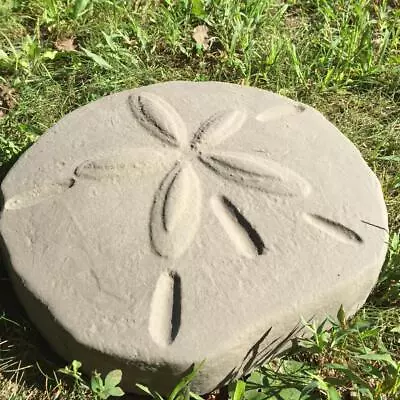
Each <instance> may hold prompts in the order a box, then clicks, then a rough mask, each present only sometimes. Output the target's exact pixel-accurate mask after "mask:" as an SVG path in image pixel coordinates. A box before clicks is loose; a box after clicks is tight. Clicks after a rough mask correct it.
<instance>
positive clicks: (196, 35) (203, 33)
mask: <svg viewBox="0 0 400 400" xmlns="http://www.w3.org/2000/svg"><path fill="white" fill-rule="evenodd" d="M192 38H193V39H194V41H195V42H196V43H197V44H198V45H200V46H202V47H203V49H204V50H207V49H208V48H209V47H210V45H209V42H210V40H209V38H208V28H207V26H206V25H198V26H196V27H195V28H194V29H193V34H192Z"/></svg>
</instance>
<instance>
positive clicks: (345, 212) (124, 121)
mask: <svg viewBox="0 0 400 400" xmlns="http://www.w3.org/2000/svg"><path fill="white" fill-rule="evenodd" d="M2 192H3V196H4V205H3V210H2V215H1V227H0V229H1V235H2V238H3V242H4V243H3V244H4V246H3V247H4V253H5V256H6V257H7V259H8V260H9V264H10V274H11V276H12V278H13V282H14V285H15V288H16V291H17V293H18V295H19V298H20V299H21V302H22V303H23V305H24V306H25V308H26V310H27V312H28V314H29V315H30V317H31V318H32V320H33V321H34V323H35V324H36V325H37V327H38V328H39V330H40V331H41V332H42V334H43V335H44V336H45V337H46V338H47V340H48V341H49V342H50V344H51V345H52V346H53V347H54V349H55V350H56V351H57V352H58V353H59V354H60V355H62V356H63V357H64V358H65V359H67V360H72V359H78V360H80V361H82V362H83V366H84V368H85V369H86V371H87V372H90V371H92V370H94V369H97V370H100V371H109V370H111V369H114V368H121V369H122V370H123V374H124V381H123V386H124V387H125V389H126V390H128V391H130V390H134V389H135V382H139V383H143V384H146V385H149V386H150V387H151V388H152V389H154V390H157V391H160V392H161V393H167V392H168V391H169V390H171V389H172V387H173V386H174V385H175V384H176V383H177V381H178V380H179V379H180V377H182V375H183V374H185V372H187V371H188V369H189V368H190V367H191V365H192V364H193V363H198V362H201V361H202V360H205V364H204V366H203V368H202V370H201V371H200V373H199V375H198V376H197V378H196V380H195V382H194V385H193V390H196V391H198V392H200V393H205V392H208V391H211V390H212V389H214V388H215V387H217V386H218V385H222V384H225V383H227V382H228V381H229V380H231V379H233V378H235V377H239V376H240V375H241V374H243V373H247V372H249V371H250V370H251V369H252V368H253V367H254V366H255V365H257V364H259V363H261V362H263V361H265V360H266V359H268V358H269V357H273V356H274V355H275V354H277V353H278V352H279V351H281V350H282V349H283V347H284V346H285V345H286V344H287V342H288V339H289V338H291V337H292V336H293V335H295V334H296V333H297V330H298V328H299V321H300V317H301V316H302V317H304V318H305V319H309V318H312V317H315V318H322V317H324V316H325V315H326V314H331V315H335V314H336V312H337V310H338V308H339V307H340V305H341V304H343V306H344V308H345V310H346V311H347V313H349V314H352V313H354V312H355V311H356V310H357V309H358V308H359V307H361V306H362V304H363V303H364V301H365V299H366V298H367V296H368V294H369V292H370V291H371V289H372V287H373V285H374V284H375V282H376V280H377V277H378V274H379V271H380V268H381V266H382V263H383V261H384V257H385V252H386V242H387V212H386V207H385V203H384V199H383V195H382V191H381V188H380V185H379V182H378V180H377V178H376V177H375V175H374V174H373V172H372V171H371V170H370V169H369V168H368V166H367V164H366V163H365V162H364V160H363V159H362V157H361V155H360V153H359V152H358V150H357V149H356V148H355V147H354V146H353V145H352V143H351V142H350V141H349V140H348V139H347V138H346V137H344V136H343V135H342V134H341V133H340V132H339V131H338V130H337V129H336V128H335V127H334V126H333V125H332V124H331V123H329V122H328V121H327V120H326V119H325V118H324V117H323V116H322V115H321V114H320V113H319V112H317V111H316V110H314V109H313V108H311V107H308V106H306V105H304V104H299V103H296V102H294V101H291V100H289V99H287V98H284V97H281V96H278V95H276V94H273V93H270V92H267V91H263V90H259V89H255V88H248V87H241V86H237V85H233V84H226V83H216V82H203V83H193V82H169V83H162V84H157V85H152V86H147V87H142V88H139V89H135V90H129V91H125V92H121V93H118V94H115V95H111V96H107V97H104V98H102V99H100V100H98V101H95V102H93V103H91V104H89V105H87V106H85V107H82V108H79V109H78V110H76V111H74V112H72V113H70V114H68V115H67V116H65V117H64V118H63V119H62V120H61V121H59V122H58V123H57V124H56V125H55V126H53V127H52V128H51V129H50V130H49V131H48V132H47V133H46V134H44V135H43V136H42V137H41V138H40V140H39V141H38V142H37V143H36V144H35V145H33V146H32V147H31V148H30V149H29V150H28V151H26V152H25V154H23V155H22V156H21V158H20V159H19V160H18V162H17V163H16V164H15V165H14V167H13V168H12V169H11V170H10V172H9V173H8V175H7V177H6V178H5V179H4V181H3V184H2Z"/></svg>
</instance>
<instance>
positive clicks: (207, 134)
mask: <svg viewBox="0 0 400 400" xmlns="http://www.w3.org/2000/svg"><path fill="white" fill-rule="evenodd" d="M246 118H247V114H246V112H245V111H242V110H225V111H222V112H219V113H216V114H214V115H212V116H211V117H210V118H209V119H208V120H206V121H205V122H204V123H203V124H202V125H201V126H200V128H199V129H198V130H197V132H196V133H195V135H194V137H193V140H192V147H198V146H199V145H201V144H206V145H207V146H216V145H217V144H219V143H221V142H223V141H224V140H225V139H227V138H228V137H229V136H231V135H233V134H235V133H236V132H237V131H238V130H239V129H240V128H241V127H242V126H243V124H244V122H245V121H246Z"/></svg>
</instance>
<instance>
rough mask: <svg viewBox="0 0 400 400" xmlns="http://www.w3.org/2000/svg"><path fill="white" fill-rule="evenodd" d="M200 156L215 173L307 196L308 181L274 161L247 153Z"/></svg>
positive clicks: (254, 185) (250, 184) (284, 193)
mask: <svg viewBox="0 0 400 400" xmlns="http://www.w3.org/2000/svg"><path fill="white" fill-rule="evenodd" d="M200 160H201V161H202V162H203V164H205V165H206V166H207V167H208V168H210V169H211V170H212V171H214V172H215V173H216V174H218V175H220V176H222V177H224V178H226V179H229V180H232V181H234V182H236V183H239V184H241V185H243V186H248V187H252V188H255V189H258V190H262V191H265V192H268V193H271V194H275V195H280V196H297V195H303V196H307V195H308V194H309V192H310V190H311V189H310V185H309V183H308V182H307V181H306V180H305V179H304V178H302V177H300V176H299V175H298V174H296V173H295V172H293V171H292V170H290V169H288V168H286V167H284V166H282V165H280V164H279V163H277V162H274V161H270V160H265V159H263V158H261V157H259V156H254V155H250V154H246V153H228V152H218V153H216V152H214V153H207V154H202V155H201V156H200Z"/></svg>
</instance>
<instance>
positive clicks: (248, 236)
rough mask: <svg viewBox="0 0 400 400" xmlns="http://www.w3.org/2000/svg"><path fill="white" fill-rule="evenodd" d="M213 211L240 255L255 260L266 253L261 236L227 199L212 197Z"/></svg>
mask: <svg viewBox="0 0 400 400" xmlns="http://www.w3.org/2000/svg"><path fill="white" fill-rule="evenodd" d="M211 209H212V210H213V211H214V214H215V216H216V217H217V218H218V220H219V222H220V223H221V225H222V227H223V228H224V230H225V232H226V234H227V235H228V237H229V239H230V240H231V241H232V243H233V245H234V246H235V248H236V250H237V252H238V253H239V254H241V255H243V256H244V257H247V258H254V257H256V256H260V255H262V254H264V253H265V252H266V248H265V244H264V241H263V240H262V238H261V236H260V234H259V233H258V232H257V230H256V229H255V228H254V227H253V226H252V225H251V223H250V222H249V221H248V220H247V219H246V217H245V216H244V215H243V213H242V212H241V211H240V210H239V208H237V207H236V206H235V205H234V204H233V203H232V202H231V201H230V200H229V199H228V198H227V197H225V196H222V197H212V198H211Z"/></svg>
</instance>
